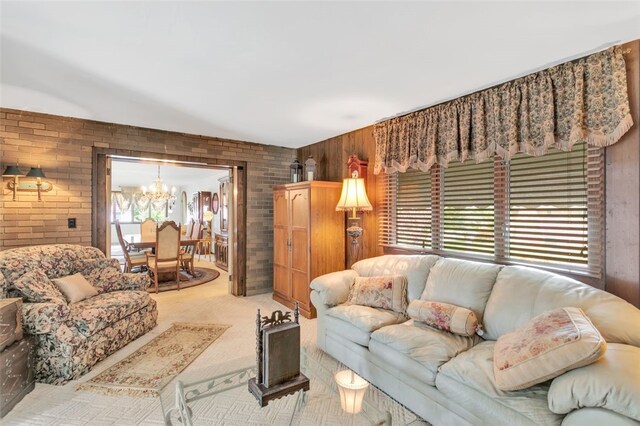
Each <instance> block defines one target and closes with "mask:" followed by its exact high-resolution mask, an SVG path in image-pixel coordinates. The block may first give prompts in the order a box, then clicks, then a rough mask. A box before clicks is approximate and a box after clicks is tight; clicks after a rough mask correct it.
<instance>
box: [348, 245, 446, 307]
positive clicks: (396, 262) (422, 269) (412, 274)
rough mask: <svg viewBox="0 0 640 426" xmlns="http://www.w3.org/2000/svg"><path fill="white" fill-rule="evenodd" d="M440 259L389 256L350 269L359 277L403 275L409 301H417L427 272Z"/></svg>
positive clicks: (365, 261) (357, 263)
mask: <svg viewBox="0 0 640 426" xmlns="http://www.w3.org/2000/svg"><path fill="white" fill-rule="evenodd" d="M438 259H440V257H439V256H434V255H403V254H400V255H398V254H389V255H385V256H378V257H371V258H369V259H364V260H361V261H359V262H356V263H354V264H353V266H351V269H353V270H354V271H356V272H357V273H358V275H360V276H361V277H375V276H381V275H404V276H406V277H407V290H408V291H407V295H408V297H409V301H411V300H414V299H418V298H419V297H420V295H421V294H422V291H423V290H424V286H425V283H426V282H427V277H428V276H429V271H430V270H431V268H432V267H433V265H435V264H436V262H437V261H438Z"/></svg>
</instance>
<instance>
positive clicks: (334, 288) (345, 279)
mask: <svg viewBox="0 0 640 426" xmlns="http://www.w3.org/2000/svg"><path fill="white" fill-rule="evenodd" d="M357 276H358V273H357V272H356V271H354V270H351V269H348V270H346V271H339V272H331V273H329V274H325V275H321V276H319V277H317V278H314V279H313V281H311V284H309V286H310V287H311V288H312V289H313V290H315V291H317V292H318V296H319V299H320V302H322V303H323V304H325V305H328V306H334V305H339V304H341V303H344V302H346V301H347V298H348V297H349V290H350V289H351V286H352V285H353V281H354V280H355V278H356V277H357Z"/></svg>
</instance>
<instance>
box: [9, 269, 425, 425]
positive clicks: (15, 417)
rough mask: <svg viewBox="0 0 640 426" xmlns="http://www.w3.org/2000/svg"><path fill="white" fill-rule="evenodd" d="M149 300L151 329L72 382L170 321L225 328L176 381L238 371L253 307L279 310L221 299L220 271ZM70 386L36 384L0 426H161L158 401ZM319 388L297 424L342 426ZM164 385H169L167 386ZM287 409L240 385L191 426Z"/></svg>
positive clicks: (286, 417) (286, 414)
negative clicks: (154, 310)
mask: <svg viewBox="0 0 640 426" xmlns="http://www.w3.org/2000/svg"><path fill="white" fill-rule="evenodd" d="M196 266H204V267H208V268H214V267H215V266H214V265H213V264H211V263H208V262H199V261H198V260H196ZM151 297H153V298H154V299H155V300H156V301H157V302H158V311H159V317H158V326H157V327H156V328H154V329H153V330H152V331H151V332H149V333H147V334H146V335H144V336H142V337H140V338H139V339H137V340H136V341H134V342H131V343H130V344H128V345H127V346H126V347H124V348H122V349H121V350H119V351H118V352H116V353H115V354H113V355H111V356H109V357H108V358H107V359H105V360H103V361H101V362H100V363H98V364H97V365H95V366H94V368H93V370H92V371H91V372H89V373H87V374H86V375H85V376H83V377H82V378H81V379H80V382H86V381H88V380H90V379H91V378H92V377H95V376H98V375H100V374H101V373H102V372H103V371H106V370H107V369H109V368H110V367H111V366H113V365H115V364H116V363H117V362H118V361H120V360H122V359H124V358H126V357H127V356H129V355H130V354H132V353H133V352H135V351H136V350H137V349H139V348H141V347H142V346H144V345H145V344H146V343H148V342H150V341H151V340H153V338H154V337H156V336H158V335H159V334H161V333H162V332H164V331H165V330H167V329H168V328H170V327H171V325H172V324H173V323H174V322H197V323H199V322H207V323H220V324H233V327H231V328H229V329H228V330H227V331H226V332H225V333H224V334H223V335H222V336H220V338H219V339H218V340H217V341H216V342H215V344H213V345H210V346H209V347H208V348H206V349H205V350H204V352H202V354H201V355H200V356H198V357H197V358H196V359H195V361H193V362H192V363H191V365H189V366H188V367H187V368H186V369H185V370H184V371H183V372H182V373H180V376H179V377H183V376H184V378H185V379H187V380H189V379H194V380H198V379H202V378H203V376H202V374H201V373H202V371H203V370H207V374H211V373H216V372H218V371H229V369H230V368H238V367H239V366H242V365H243V364H245V363H246V361H245V360H248V362H252V361H253V359H254V358H255V344H256V341H255V318H256V310H257V309H258V308H259V309H261V310H262V312H271V311H274V310H277V309H281V310H282V309H284V308H283V306H282V305H280V304H278V303H276V302H274V301H273V299H272V296H271V294H261V295H258V296H252V297H245V298H237V297H233V296H230V295H228V277H227V274H226V272H224V271H222V272H221V276H220V278H218V279H217V280H215V281H213V282H211V283H207V284H204V285H200V286H197V287H192V288H188V289H185V290H180V291H168V292H164V293H159V294H152V296H151ZM300 323H301V327H302V330H301V339H302V342H303V344H305V343H308V344H311V345H314V344H315V341H316V321H315V320H307V319H306V318H302V317H301V318H300ZM216 370H217V371H216ZM78 383H79V381H72V382H70V383H68V384H66V385H64V386H54V385H47V384H42V383H38V384H36V388H35V390H34V391H33V392H31V393H30V394H29V395H27V396H26V397H25V398H24V399H23V400H22V401H21V402H20V403H18V405H16V407H15V408H14V409H13V410H12V411H11V412H10V413H9V414H7V416H5V417H4V418H3V419H0V425H5V424H6V425H12V426H13V425H20V426H22V425H32V426H44V425H64V426H67V425H70V426H71V425H73V426H88V425H90V426H107V425H118V426H121V425H122V426H128V425H131V426H133V425H145V426H146V425H154V426H156V425H157V426H162V425H164V420H163V418H162V409H161V406H160V399H159V398H133V397H129V396H107V395H101V394H97V393H93V392H76V390H75V386H76V385H77V384H78ZM319 383H320V381H315V383H312V385H311V392H312V393H313V394H314V395H317V396H318V397H317V398H316V397H314V398H309V404H310V405H309V408H308V409H306V410H305V413H306V414H305V416H303V417H302V418H300V419H299V422H297V424H302V425H305V424H309V425H318V424H337V425H340V424H344V423H342V422H343V421H344V417H341V415H340V413H339V412H338V411H337V410H335V409H332V410H331V411H329V410H328V409H327V406H328V405H325V404H324V403H323V402H322V401H326V399H324V398H323V395H324V393H322V392H323V391H322V389H321V388H322V386H320V385H319ZM168 388H171V384H169V385H168ZM310 396H312V395H310ZM294 405H295V398H285V399H281V400H278V401H276V402H275V403H274V404H273V405H272V404H269V405H268V406H267V407H265V408H264V409H257V408H256V404H255V399H254V398H253V396H251V395H250V394H249V393H248V391H247V390H246V388H244V387H241V388H237V389H236V390H235V391H233V392H230V393H228V394H226V395H220V396H218V397H216V398H214V399H210V398H204V399H202V400H200V401H196V404H194V406H193V409H194V418H195V426H199V425H238V426H254V425H288V424H289V422H290V420H291V414H292V409H293V407H294ZM331 407H334V406H333V405H331ZM314 413H315V414H314ZM334 415H335V417H333V416H334ZM314 416H317V417H315V418H314ZM346 424H348V422H347V423H346ZM418 424H420V423H418Z"/></svg>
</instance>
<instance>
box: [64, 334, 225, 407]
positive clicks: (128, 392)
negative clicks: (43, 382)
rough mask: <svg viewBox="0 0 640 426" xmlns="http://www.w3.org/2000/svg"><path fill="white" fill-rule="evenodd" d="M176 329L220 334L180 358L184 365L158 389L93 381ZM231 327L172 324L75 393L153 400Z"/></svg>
mask: <svg viewBox="0 0 640 426" xmlns="http://www.w3.org/2000/svg"><path fill="white" fill-rule="evenodd" d="M176 327H193V328H207V329H212V330H213V329H215V330H220V329H221V330H220V333H219V334H218V335H217V336H216V337H215V339H213V340H211V342H209V344H207V345H205V346H203V347H202V348H200V349H199V350H197V351H195V352H193V353H192V354H191V358H190V359H189V357H184V358H182V359H183V360H184V361H186V363H185V364H184V365H181V366H180V367H179V371H177V372H176V373H175V374H173V375H172V376H171V377H170V378H165V379H166V380H165V381H164V383H163V384H161V385H160V386H159V387H158V388H148V387H138V386H131V385H124V384H113V383H96V382H94V381H95V380H99V379H100V377H101V376H103V375H106V374H109V373H110V372H111V371H112V370H114V369H117V368H118V367H119V366H120V365H121V364H123V363H127V362H128V361H129V360H130V359H131V358H134V357H136V356H138V353H140V352H143V351H145V349H146V348H147V347H148V346H151V345H153V344H155V343H156V340H159V339H162V338H164V337H165V335H166V334H168V333H169V332H172V331H173V329H174V328H176ZM231 327H232V326H231V325H230V324H212V323H193V322H174V323H172V324H171V326H170V327H169V328H167V329H166V330H165V331H163V332H162V333H160V334H158V335H157V336H156V337H154V338H153V339H151V340H150V341H148V342H147V343H145V344H144V345H143V346H141V347H139V348H138V349H136V350H135V351H134V352H133V353H131V354H129V355H127V356H126V357H125V358H123V359H121V360H120V361H118V362H116V363H115V364H113V365H112V366H111V367H109V368H107V369H106V370H104V371H102V372H101V373H99V374H98V375H96V376H95V377H93V378H92V379H90V380H89V381H87V382H84V383H79V384H77V385H76V387H75V390H76V391H88V392H94V393H98V394H102V395H107V396H130V397H134V398H136V397H138V398H155V397H157V396H158V395H159V394H160V392H161V391H162V389H163V388H164V387H165V386H166V385H167V384H169V383H171V381H172V380H173V379H174V378H175V377H176V376H177V375H178V374H180V373H181V372H183V371H184V370H185V369H186V368H187V367H188V366H189V365H190V364H191V363H192V362H193V361H195V360H196V358H198V357H199V356H200V355H201V354H202V352H204V351H205V350H206V349H207V348H209V346H211V345H212V344H213V343H214V342H215V341H216V340H218V339H219V338H220V337H221V336H222V335H223V334H224V333H225V332H226V331H227V330H228V329H229V328H231Z"/></svg>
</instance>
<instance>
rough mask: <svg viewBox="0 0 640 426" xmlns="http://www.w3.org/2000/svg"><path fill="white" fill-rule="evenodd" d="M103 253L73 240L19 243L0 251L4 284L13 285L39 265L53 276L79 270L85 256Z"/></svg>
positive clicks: (97, 256)
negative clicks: (27, 244) (26, 244)
mask: <svg viewBox="0 0 640 426" xmlns="http://www.w3.org/2000/svg"><path fill="white" fill-rule="evenodd" d="M104 257H105V256H104V254H103V253H102V252H101V251H100V250H98V249H97V248H95V247H88V246H79V245H74V244H51V245H44V246H31V247H20V248H15V249H10V250H5V251H2V252H0V273H2V274H3V276H4V278H5V280H4V285H6V286H7V287H8V288H9V289H11V286H12V285H13V282H14V281H15V280H16V279H18V278H19V277H21V276H22V275H24V274H25V273H27V272H29V271H32V270H35V269H40V270H42V271H44V272H45V274H46V275H47V277H48V278H49V279H54V278H59V277H64V276H67V275H73V274H75V273H76V272H79V268H80V266H81V265H80V264H81V262H82V261H84V260H88V259H99V258H104ZM0 284H2V281H0ZM0 293H4V290H3V291H0Z"/></svg>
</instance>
